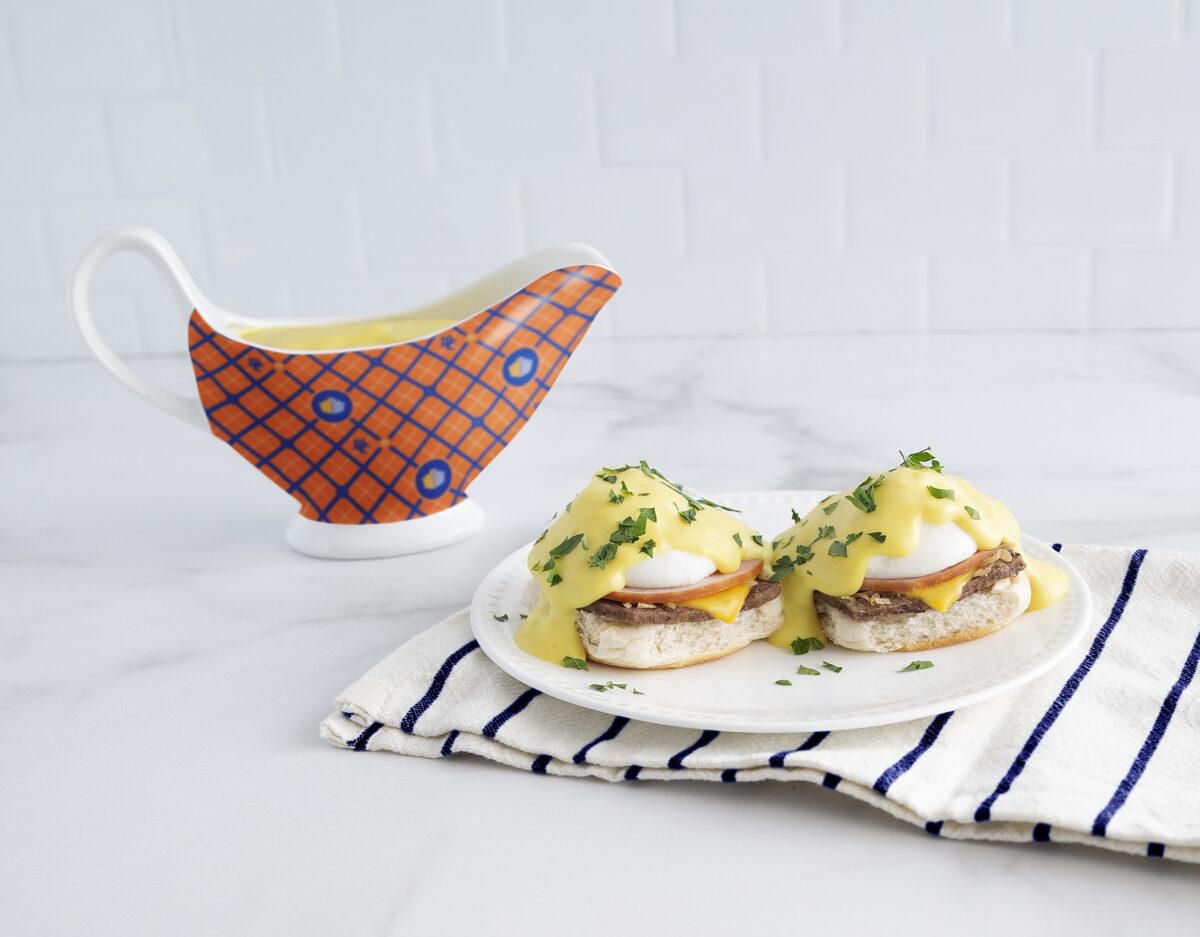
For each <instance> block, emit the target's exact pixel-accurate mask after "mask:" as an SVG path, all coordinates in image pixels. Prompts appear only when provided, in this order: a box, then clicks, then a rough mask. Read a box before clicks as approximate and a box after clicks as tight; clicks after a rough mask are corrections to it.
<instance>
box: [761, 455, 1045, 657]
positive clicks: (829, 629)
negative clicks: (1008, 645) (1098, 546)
mask: <svg viewBox="0 0 1200 937" xmlns="http://www.w3.org/2000/svg"><path fill="white" fill-rule="evenodd" d="M902 458H903V461H902V462H901V464H900V465H898V466H897V467H896V468H893V469H889V470H887V471H885V472H882V473H880V474H878V475H872V476H869V477H868V478H866V479H864V480H863V482H862V483H861V484H860V485H858V486H857V487H856V488H853V489H850V490H847V491H842V492H839V493H837V494H833V495H830V496H829V497H827V498H825V499H824V500H822V501H821V503H820V504H819V505H817V507H815V508H813V509H812V510H811V511H810V512H809V513H808V514H807V515H805V516H804V517H800V516H799V515H798V514H797V513H796V512H795V511H793V512H792V517H793V520H794V521H795V523H794V524H793V525H792V526H791V527H789V528H788V529H787V530H785V531H784V532H783V533H782V534H780V535H779V536H778V537H776V538H775V540H773V541H772V543H771V573H770V579H771V580H772V581H774V582H779V583H780V584H781V585H782V588H783V606H784V626H783V627H782V628H780V629H779V631H777V632H776V633H775V634H774V635H772V636H771V638H770V641H771V643H773V644H776V645H779V646H780V647H788V646H789V645H790V644H791V643H792V642H793V641H795V640H796V639H797V638H810V637H824V638H825V639H826V640H828V641H831V642H832V643H834V644H838V645H840V646H842V647H847V648H851V649H853V650H859V651H880V652H884V651H920V650H927V649H929V648H935V647H944V646H946V645H950V644H957V643H959V642H960V641H969V640H971V639H972V638H978V637H981V636H983V635H985V634H990V633H991V632H993V631H997V630H999V629H1000V628H1003V627H1004V626H1005V625H1007V624H1009V623H1010V622H1012V621H1013V620H1014V619H1016V618H1017V617H1018V616H1019V615H1021V614H1022V613H1023V612H1025V611H1026V610H1036V609H1039V608H1044V607H1046V606H1048V605H1052V604H1054V603H1055V602H1057V601H1058V600H1059V599H1061V598H1062V597H1063V596H1064V595H1065V594H1066V591H1067V576H1066V573H1064V572H1063V570H1061V569H1059V568H1058V567H1057V566H1054V565H1052V564H1049V563H1044V562H1041V561H1039V560H1037V559H1034V558H1033V557H1030V556H1026V555H1025V554H1023V553H1022V551H1021V530H1020V528H1019V527H1018V525H1017V521H1016V519H1015V518H1014V517H1013V515H1012V514H1011V513H1010V512H1009V510H1008V508H1006V507H1005V506H1004V505H1003V504H1001V503H1000V502H999V501H997V500H995V499H994V498H989V497H988V496H987V495H985V494H983V493H982V492H980V491H979V490H978V489H977V488H975V487H973V486H972V485H971V484H970V483H969V482H967V481H965V480H964V479H962V478H959V477H957V476H955V475H948V474H945V473H944V472H943V471H942V465H941V463H940V462H939V461H938V460H937V459H936V458H935V457H934V456H933V454H932V453H931V452H930V451H929V450H928V449H923V450H921V451H920V452H915V453H912V454H910V455H907V456H904V455H903V454H902Z"/></svg>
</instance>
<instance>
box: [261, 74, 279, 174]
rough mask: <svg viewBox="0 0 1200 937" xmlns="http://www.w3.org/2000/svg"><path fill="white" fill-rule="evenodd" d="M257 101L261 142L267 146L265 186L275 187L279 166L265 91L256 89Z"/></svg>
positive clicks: (277, 151) (272, 124)
mask: <svg viewBox="0 0 1200 937" xmlns="http://www.w3.org/2000/svg"><path fill="white" fill-rule="evenodd" d="M255 91H256V92H257V94H256V95H255V97H256V98H257V99H258V107H259V117H260V119H261V121H262V130H263V140H264V141H265V142H266V145H267V185H268V186H269V187H272V188H273V187H275V186H276V185H278V184H279V178H280V175H281V174H280V171H279V170H280V166H279V147H278V145H277V144H276V142H275V127H274V123H275V122H274V121H273V120H271V108H270V105H269V104H268V102H267V89H266V88H256V89H255Z"/></svg>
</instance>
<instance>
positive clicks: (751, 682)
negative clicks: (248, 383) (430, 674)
mask: <svg viewBox="0 0 1200 937" xmlns="http://www.w3.org/2000/svg"><path fill="white" fill-rule="evenodd" d="M826 494H828V492H823V491H760V492H747V493H744V494H721V495H718V496H716V500H718V501H720V502H721V503H722V504H728V505H729V506H731V507H735V508H740V509H741V510H742V511H743V512H744V517H745V520H746V523H748V524H750V525H751V526H752V527H754V528H756V529H757V530H761V531H763V532H764V533H766V534H767V535H768V536H770V535H772V534H775V533H778V532H779V531H781V530H783V529H785V528H786V527H788V526H789V525H790V523H791V520H790V515H789V513H788V512H789V510H790V509H791V508H793V507H794V508H796V509H797V510H798V511H800V513H802V514H803V513H806V512H807V511H808V510H809V509H810V508H811V507H812V506H814V505H815V504H816V503H817V502H818V501H820V499H821V498H823V497H824V496H825V495H826ZM529 546H530V545H526V546H523V547H521V548H520V549H519V550H517V551H515V552H514V553H511V554H510V555H509V556H507V557H505V558H504V559H503V560H501V562H500V563H499V564H497V566H496V567H495V568H494V569H493V570H492V571H491V572H490V573H488V575H487V576H485V577H484V579H483V582H481V583H480V584H479V589H478V590H477V591H476V592H475V598H474V600H473V601H472V603H471V627H472V629H473V630H474V632H475V637H476V638H477V639H478V640H479V644H480V646H481V647H482V648H483V650H484V652H485V653H486V654H487V655H488V657H490V658H491V659H492V660H493V661H494V662H495V663H496V664H497V665H498V666H499V667H500V668H501V669H502V670H504V671H506V672H507V673H509V674H511V675H512V676H513V677H515V678H516V679H518V680H520V681H521V682H522V683H526V684H528V685H529V686H533V687H536V688H537V689H539V690H541V691H542V692H543V693H549V694H550V695H551V696H556V697H558V698H559V699H562V700H566V701H567V702H569V703H574V704H575V705H576V706H583V707H586V708H588V709H598V710H600V711H601V712H606V713H611V714H612V715H614V716H628V717H629V718H631V719H639V720H641V721H643V722H656V723H661V724H663V725H671V726H685V727H689V728H695V729H719V730H720V731H722V732H809V731H814V730H831V729H858V728H863V727H865V726H878V725H887V724H889V723H893V722H904V721H907V720H909V719H918V718H920V717H922V716H930V715H934V714H936V713H940V712H945V711H947V710H951V709H958V708H960V707H962V706H969V705H971V704H972V703H978V702H980V701H982V700H985V699H988V698H989V697H992V696H996V695H998V694H1000V693H1007V692H1011V691H1013V690H1016V689H1018V688H1019V687H1021V686H1022V685H1024V684H1026V683H1028V682H1029V681H1030V680H1033V679H1035V678H1036V677H1038V676H1040V675H1041V674H1043V673H1045V672H1046V671H1047V670H1048V669H1049V668H1050V667H1052V666H1054V664H1055V663H1056V662H1057V661H1059V660H1061V659H1062V657H1063V655H1065V654H1066V653H1068V652H1069V651H1070V650H1071V649H1072V648H1073V647H1074V646H1075V645H1076V644H1078V643H1079V640H1080V638H1082V637H1083V635H1084V634H1085V632H1086V631H1087V627H1088V624H1089V622H1090V620H1091V609H1092V603H1091V597H1090V595H1089V593H1088V588H1087V584H1086V583H1085V582H1084V581H1083V579H1082V577H1080V575H1079V573H1078V572H1076V570H1075V568H1074V567H1073V566H1071V564H1070V563H1068V562H1067V561H1066V560H1065V559H1064V558H1063V557H1061V556H1059V555H1058V554H1057V553H1055V552H1054V551H1053V550H1052V549H1050V547H1048V546H1046V545H1045V544H1044V543H1041V542H1039V541H1037V540H1034V539H1033V538H1032V537H1029V536H1025V537H1024V539H1023V546H1024V549H1025V550H1026V551H1027V552H1028V553H1029V554H1030V555H1031V556H1034V557H1037V558H1039V559H1044V560H1048V561H1050V562H1052V563H1057V564H1058V565H1059V566H1061V567H1063V568H1064V569H1065V570H1066V571H1067V574H1068V575H1069V576H1070V578H1071V591H1070V593H1069V594H1068V595H1067V597H1066V598H1065V599H1063V601H1061V602H1059V603H1057V604H1056V605H1053V606H1051V607H1050V608H1047V609H1043V610H1042V611H1040V612H1035V613H1028V614H1025V615H1022V616H1021V617H1020V618H1018V619H1017V620H1016V621H1015V622H1013V623H1012V624H1011V625H1009V626H1008V627H1006V628H1004V629H1002V630H1000V631H998V632H996V633H995V634H991V635H988V636H986V637H984V638H979V639H977V640H975V641H968V642H965V643H963V644H959V645H955V646H953V647H944V648H937V649H935V650H930V651H921V652H920V653H917V654H912V653H907V652H897V653H894V654H870V653H864V652H860V651H850V650H846V649H845V648H840V647H836V646H835V645H832V644H828V645H826V647H825V649H824V650H821V651H810V652H809V653H808V654H803V655H796V654H793V653H792V652H791V651H790V650H785V649H780V648H777V647H775V646H773V645H771V644H768V643H767V642H766V641H755V642H754V643H753V644H751V645H750V646H749V647H746V648H744V649H743V650H741V651H738V652H737V653H736V654H730V655H729V656H728V657H724V658H722V659H721V660H715V661H709V662H708V663H705V664H699V665H697V666H694V667H681V668H679V669H676V670H624V669H621V668H619V667H609V666H606V665H604V664H598V663H596V662H595V661H591V662H589V666H588V670H587V671H582V670H572V669H569V668H566V667H562V666H560V665H556V664H552V663H549V662H547V661H544V660H539V659H538V658H536V657H533V656H531V655H529V654H527V653H525V652H524V651H522V650H521V649H520V648H519V647H517V646H516V644H515V643H514V642H513V634H514V633H515V631H516V630H517V628H518V627H519V626H520V618H519V616H518V614H517V613H518V612H523V611H528V609H527V608H526V607H525V606H524V604H523V596H524V594H525V589H526V586H527V584H528V582H529V572H528V570H527V569H526V567H525V556H526V555H527V554H528V552H529ZM497 615H507V616H508V620H507V621H503V622H501V621H497V619H496V617H495V616H497ZM916 659H921V660H928V661H931V662H932V663H933V665H934V666H933V667H931V668H928V669H925V670H920V671H915V672H911V673H901V672H900V671H901V668H903V667H904V666H905V665H906V664H908V663H909V662H910V661H913V660H916ZM822 661H829V662H830V663H831V664H834V665H835V666H840V667H842V671H841V672H840V673H834V672H832V671H827V670H822V669H821V663H822ZM798 665H804V666H806V667H810V668H814V669H817V670H818V671H819V674H818V675H815V676H813V675H803V674H797V673H796V668H797V666H798ZM781 679H786V680H791V682H792V685H791V686H779V685H777V684H776V683H775V681H776V680H781ZM608 680H612V681H614V682H617V683H627V684H628V685H629V689H628V690H625V691H622V690H619V689H617V690H611V691H607V692H603V693H600V692H597V691H596V690H593V689H591V688H590V684H593V683H600V684H603V683H605V682H606V681H608ZM634 687H636V688H637V689H638V690H640V691H641V693H640V695H638V694H634V693H632V689H633V688H634Z"/></svg>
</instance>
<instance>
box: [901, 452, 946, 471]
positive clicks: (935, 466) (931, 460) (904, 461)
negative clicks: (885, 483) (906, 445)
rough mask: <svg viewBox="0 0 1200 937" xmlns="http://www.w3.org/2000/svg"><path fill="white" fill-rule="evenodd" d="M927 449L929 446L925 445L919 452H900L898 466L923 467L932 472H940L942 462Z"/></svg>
mask: <svg viewBox="0 0 1200 937" xmlns="http://www.w3.org/2000/svg"><path fill="white" fill-rule="evenodd" d="M929 449H930V447H929V446H926V447H925V448H924V449H922V450H921V451H920V452H910V453H909V454H908V455H905V454H904V453H903V452H901V453H900V465H899V468H914V469H922V468H923V469H930V470H931V471H934V472H941V470H942V463H941V462H939V461H938V460H937V457H936V456H935V455H934V454H933V453H932V452H930V451H929Z"/></svg>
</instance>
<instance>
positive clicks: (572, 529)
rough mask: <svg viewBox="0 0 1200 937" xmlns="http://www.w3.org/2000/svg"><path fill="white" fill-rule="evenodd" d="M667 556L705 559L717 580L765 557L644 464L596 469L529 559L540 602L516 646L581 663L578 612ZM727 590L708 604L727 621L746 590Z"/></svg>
mask: <svg viewBox="0 0 1200 937" xmlns="http://www.w3.org/2000/svg"><path fill="white" fill-rule="evenodd" d="M666 550H687V551H688V552H691V553H695V554H699V555H700V556H706V557H708V558H709V559H710V560H711V561H712V562H713V563H715V564H716V567H717V571H718V572H721V573H732V572H733V571H734V570H736V569H737V568H738V567H739V566H740V565H741V563H742V562H743V561H744V560H766V558H767V554H768V548H767V546H766V545H765V544H764V543H763V541H762V537H761V536H760V535H759V534H758V533H757V532H756V531H755V530H754V529H753V528H751V527H749V526H747V525H746V524H745V523H743V522H742V521H741V520H740V519H738V518H737V517H736V516H735V515H734V514H731V513H729V512H728V511H727V510H724V509H723V508H722V507H721V506H720V505H718V504H716V503H714V502H712V501H709V500H708V499H705V498H697V497H695V496H694V495H688V494H685V493H684V490H683V489H682V488H681V487H680V486H678V485H676V484H674V483H673V482H671V481H669V480H668V479H667V478H665V477H664V476H663V475H662V474H660V473H659V472H658V471H657V470H656V469H653V468H651V467H650V466H648V465H647V464H646V463H645V462H641V463H639V464H638V465H625V466H621V467H619V468H606V469H601V470H600V471H599V472H597V473H596V475H595V477H593V478H592V480H591V481H590V482H589V483H588V485H587V487H586V488H584V489H583V490H582V491H581V492H579V494H578V495H576V496H575V499H574V500H573V501H571V502H570V503H569V504H568V505H567V506H566V507H565V508H564V509H563V510H562V512H561V513H559V514H558V515H556V516H555V518H554V520H553V521H552V522H551V523H550V526H549V527H548V528H547V529H546V530H545V531H544V532H543V533H542V535H541V536H540V537H539V538H538V540H537V542H536V543H535V544H534V545H533V549H532V550H531V551H530V552H529V557H528V560H527V563H528V566H529V571H530V573H532V575H533V577H534V580H535V582H536V583H537V585H538V589H539V598H538V601H537V604H536V605H535V606H534V607H533V608H532V609H531V610H530V613H529V618H528V619H526V621H525V622H524V623H523V624H522V626H521V628H520V630H519V631H518V632H517V634H516V643H517V646H518V647H520V648H522V649H524V650H525V651H528V652H529V653H530V654H533V655H534V656H535V657H540V658H541V659H542V660H547V661H551V662H552V663H555V664H559V663H562V661H563V658H564V657H576V658H581V659H582V658H583V657H584V656H585V653H584V648H583V642H582V641H581V640H580V638H579V632H578V631H577V630H576V627H575V619H576V616H577V614H578V611H579V609H581V608H585V607H586V606H588V605H591V604H592V603H593V602H595V601H597V600H598V599H602V598H603V597H604V596H606V595H608V594H609V593H610V592H618V591H620V590H621V589H623V588H624V587H625V572H626V570H628V569H629V567H631V566H632V565H634V564H635V563H638V562H640V561H642V560H645V559H647V558H648V557H652V556H654V555H655V554H656V553H658V552H660V551H666ZM727 591H729V592H730V593H731V594H730V595H728V596H726V595H724V594H723V593H719V594H718V595H719V596H721V597H720V598H718V595H714V596H712V597H711V598H709V599H708V601H709V603H710V604H712V605H713V610H711V611H710V614H713V615H714V616H716V615H718V613H720V614H721V616H722V617H725V618H726V620H729V619H728V618H727V616H728V615H729V614H730V613H731V607H729V606H731V605H732V604H737V605H738V607H739V608H740V605H741V602H742V601H744V600H745V598H746V593H748V592H749V588H748V587H746V588H743V587H734V589H731V590H727ZM739 596H740V598H739ZM722 603H723V604H722ZM697 607H700V606H699V605H697ZM732 613H733V614H734V615H736V610H732Z"/></svg>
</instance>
